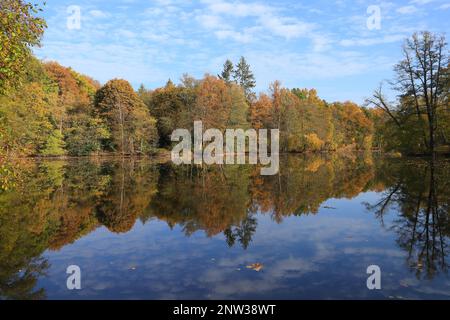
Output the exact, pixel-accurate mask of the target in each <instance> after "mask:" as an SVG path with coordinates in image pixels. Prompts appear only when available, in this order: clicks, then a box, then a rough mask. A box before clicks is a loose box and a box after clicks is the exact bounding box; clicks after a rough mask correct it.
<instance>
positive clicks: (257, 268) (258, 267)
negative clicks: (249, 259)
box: [247, 263, 264, 272]
mask: <svg viewBox="0 0 450 320" xmlns="http://www.w3.org/2000/svg"><path fill="white" fill-rule="evenodd" d="M263 267H264V266H263V265H262V264H261V263H253V264H251V265H249V266H247V269H252V270H255V271H257V272H259V271H261V270H262V269H263Z"/></svg>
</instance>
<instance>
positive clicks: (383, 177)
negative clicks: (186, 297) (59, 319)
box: [0, 155, 450, 299]
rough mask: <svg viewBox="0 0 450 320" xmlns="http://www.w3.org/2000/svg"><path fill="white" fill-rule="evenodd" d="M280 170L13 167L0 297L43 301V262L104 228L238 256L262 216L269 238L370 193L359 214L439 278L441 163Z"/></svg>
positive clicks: (448, 222) (344, 160)
mask: <svg viewBox="0 0 450 320" xmlns="http://www.w3.org/2000/svg"><path fill="white" fill-rule="evenodd" d="M280 168H281V170H280V173H279V174H278V175H276V176H261V175H259V168H256V167H252V166H211V167H193V166H179V167H176V166H173V165H171V164H155V163H151V162H149V161H144V160H143V161H137V160H130V159H126V160H123V161H122V160H119V161H100V160H97V161H90V160H80V161H70V162H62V161H40V162H29V161H24V162H21V163H17V164H16V165H15V170H16V173H17V175H16V176H17V181H16V183H15V186H14V187H13V188H11V189H9V190H7V191H3V192H1V193H0V297H2V298H8V299H17V298H23V299H42V298H45V297H46V291H45V289H44V288H39V286H38V285H37V283H38V279H40V278H42V277H45V275H46V273H47V271H48V270H49V268H50V267H51V264H52V261H49V260H48V259H47V258H45V254H44V253H45V252H48V250H50V251H58V250H62V249H64V247H65V246H67V245H69V244H72V243H75V242H77V240H78V239H81V238H83V237H85V236H87V235H89V234H91V233H93V232H95V231H96V229H98V228H99V227H101V226H104V227H106V228H107V229H108V230H109V231H110V232H112V233H122V234H125V236H128V235H131V234H133V227H134V226H135V224H136V222H137V221H140V222H141V223H143V224H149V223H151V221H153V220H155V219H157V220H159V221H164V222H166V223H167V225H169V226H170V227H171V228H175V227H178V228H181V230H182V232H183V233H184V234H185V236H187V237H189V236H191V235H193V234H194V233H197V232H199V231H202V232H204V233H205V234H206V235H207V237H210V238H212V237H217V236H221V237H223V239H224V241H226V244H227V246H228V247H230V248H236V247H238V248H240V250H244V251H245V250H249V249H250V248H251V247H252V239H253V237H254V234H255V232H256V231H257V230H258V217H261V216H263V217H270V219H271V220H272V221H273V222H274V224H273V228H277V225H280V226H281V225H282V224H283V220H285V219H287V218H288V217H299V216H310V215H311V216H312V215H316V214H318V213H319V211H320V208H321V207H322V209H323V204H324V202H325V201H327V200H328V199H336V198H345V199H352V198H354V197H356V196H358V195H360V194H362V193H365V192H370V191H375V192H382V194H381V195H380V196H378V198H379V199H377V201H374V202H368V203H366V204H365V206H366V208H367V210H368V211H369V212H370V213H371V214H373V215H374V217H376V218H377V219H378V220H379V221H380V224H381V226H382V227H384V228H386V229H388V230H390V231H391V232H393V233H395V234H396V238H397V240H396V242H397V244H396V245H397V246H398V248H401V249H402V250H404V251H405V252H406V253H407V261H406V262H407V266H408V267H409V268H410V270H411V271H412V272H414V273H415V275H416V276H417V278H419V279H420V278H421V277H426V278H428V279H430V278H433V277H435V276H436V275H438V274H440V273H445V272H446V271H447V267H448V258H447V257H448V253H449V249H448V238H449V231H450V217H449V207H448V205H449V197H448V195H449V190H450V186H449V181H450V179H449V175H450V170H449V168H450V166H449V162H448V161H439V162H431V163H430V162H426V161H422V160H414V161H412V160H390V159H383V158H377V157H375V158H373V157H372V156H371V155H352V156H336V155H333V156H319V155H317V156H284V157H283V158H282V159H281V166H280ZM357 205H359V204H356V203H355V206H357ZM327 209H328V210H334V209H335V208H333V207H328V208H327ZM361 214H367V213H364V212H362V213H361ZM387 217H392V218H387ZM386 220H387V221H386ZM160 258H161V259H164V257H160Z"/></svg>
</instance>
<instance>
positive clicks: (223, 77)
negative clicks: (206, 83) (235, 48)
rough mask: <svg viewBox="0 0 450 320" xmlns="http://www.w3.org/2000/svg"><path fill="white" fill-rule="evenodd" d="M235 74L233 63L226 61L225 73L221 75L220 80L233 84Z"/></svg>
mask: <svg viewBox="0 0 450 320" xmlns="http://www.w3.org/2000/svg"><path fill="white" fill-rule="evenodd" d="M233 73H234V65H233V62H231V61H230V60H229V59H227V61H225V63H224V64H223V71H222V73H221V74H220V75H219V79H221V80H223V81H225V82H226V83H231V81H232V80H231V77H232V75H233Z"/></svg>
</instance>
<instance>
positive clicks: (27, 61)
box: [0, 0, 450, 158]
mask: <svg viewBox="0 0 450 320" xmlns="http://www.w3.org/2000/svg"><path fill="white" fill-rule="evenodd" d="M40 10H41V9H40V8H39V6H37V5H33V4H30V3H28V2H26V1H12V0H7V1H4V3H2V10H1V13H0V14H1V16H0V20H1V21H2V24H1V32H0V37H1V40H2V46H1V49H0V157H3V158H5V157H14V156H87V155H100V154H118V155H122V156H124V155H131V156H133V155H148V154H152V153H154V152H156V151H157V150H158V149H159V148H165V149H170V148H171V145H172V142H171V140H170V135H171V133H172V132H173V130H174V129H176V128H190V129H192V126H193V122H194V121H195V120H201V121H203V124H204V127H205V129H207V128H218V129H221V130H224V129H225V128H242V129H246V128H255V129H259V128H267V129H272V128H276V129H280V149H281V151H282V152H322V151H336V150H371V149H378V150H384V151H399V152H402V153H407V154H409V153H414V154H417V153H434V152H436V151H439V150H441V149H442V150H448V148H449V145H450V142H449V139H448V137H449V130H450V129H449V128H450V125H449V124H450V112H449V83H450V80H449V69H450V68H449V55H448V50H447V44H446V42H445V38H444V37H441V36H438V35H434V34H431V33H429V32H422V33H419V34H414V35H413V36H412V37H411V39H408V40H407V41H406V42H405V45H404V47H403V54H404V59H403V60H402V61H400V63H399V64H397V65H396V66H395V71H396V74H397V79H395V81H392V82H391V84H392V86H393V87H394V89H396V90H397V91H398V99H397V100H396V102H394V103H392V102H390V101H389V100H388V99H387V98H386V97H385V95H384V94H383V91H382V89H381V87H380V89H379V90H376V91H375V92H374V94H373V97H371V98H369V99H367V103H366V105H365V106H359V105H357V104H355V103H353V102H350V101H346V102H333V103H329V102H327V101H325V100H323V99H321V98H320V97H319V96H318V93H317V91H316V90H314V89H301V88H294V89H288V88H284V87H283V86H282V85H281V83H280V82H279V81H275V82H273V83H272V84H271V85H270V87H269V89H268V90H267V91H266V92H264V93H260V94H259V95H257V94H256V93H255V92H254V88H255V85H256V80H255V76H254V74H253V72H252V71H251V67H250V65H249V64H248V63H247V61H246V60H245V58H244V57H241V58H240V60H239V61H238V62H237V63H236V65H234V64H233V62H232V61H230V60H227V61H226V62H225V63H224V67H223V70H222V72H221V73H220V74H219V75H217V76H213V75H209V74H206V75H205V76H204V77H203V78H202V79H195V78H193V77H191V76H189V75H183V77H182V78H181V81H180V83H179V84H178V85H175V84H174V83H173V82H172V81H171V80H169V81H168V82H167V84H166V85H165V86H164V87H161V88H157V89H154V90H149V89H146V88H145V87H144V86H143V85H142V86H141V87H140V88H139V89H138V90H137V91H135V90H134V89H133V87H132V86H131V85H130V83H128V82H127V81H126V80H122V79H113V80H111V81H109V82H107V83H106V84H105V85H103V86H101V85H100V84H99V83H98V82H97V81H95V80H93V79H92V78H90V77H88V76H85V75H82V74H80V73H78V72H76V71H75V70H73V69H71V68H67V67H63V66H61V65H59V64H58V63H57V62H42V61H39V60H38V59H37V58H35V57H34V56H33V54H32V51H31V48H32V47H33V46H36V45H39V43H40V39H41V37H42V34H43V32H44V30H45V21H44V20H43V19H41V18H38V17H37V16H38V13H39V11H40Z"/></svg>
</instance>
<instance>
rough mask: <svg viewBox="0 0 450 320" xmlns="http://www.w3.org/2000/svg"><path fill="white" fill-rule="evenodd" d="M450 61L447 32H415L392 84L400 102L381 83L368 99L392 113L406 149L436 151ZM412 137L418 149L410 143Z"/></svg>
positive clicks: (390, 114) (405, 47) (389, 113)
mask: <svg viewBox="0 0 450 320" xmlns="http://www.w3.org/2000/svg"><path fill="white" fill-rule="evenodd" d="M448 65H449V55H448V51H447V43H446V41H445V37H444V36H439V35H437V34H432V33H430V32H427V31H424V32H421V33H415V34H413V36H412V37H411V38H409V39H407V40H406V41H405V43H404V45H403V60H401V61H400V62H399V63H398V64H397V65H396V66H395V68H394V70H395V72H396V80H395V81H394V82H393V88H394V89H395V90H396V91H397V92H399V95H398V102H397V103H396V104H392V103H390V102H389V101H388V100H387V98H386V97H385V95H384V94H383V92H382V90H381V87H380V89H379V90H377V91H375V92H374V94H373V97H372V98H370V99H368V100H367V103H368V104H371V105H374V106H376V107H378V108H380V109H381V110H383V111H384V112H386V114H387V115H388V116H389V117H390V119H391V122H392V124H393V125H394V126H396V128H397V133H396V134H398V135H400V136H401V139H400V143H403V142H406V143H407V148H404V147H403V149H406V151H407V152H417V151H419V150H423V151H427V152H428V153H431V154H434V153H435V151H436V145H437V143H436V138H437V132H439V131H440V129H439V127H438V126H439V124H440V123H441V122H440V120H439V119H438V118H439V116H440V115H441V110H442V109H444V108H446V102H445V101H446V98H447V97H448V91H447V92H446V81H447V80H446V77H447V75H446V72H445V68H446V67H447V66H448ZM447 90H448V87H447ZM411 139H414V141H415V145H417V148H418V149H419V150H415V149H414V146H412V145H411V144H410V142H411ZM400 148H402V146H401V145H400ZM408 149H409V150H408ZM419 152H420V151H419Z"/></svg>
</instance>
